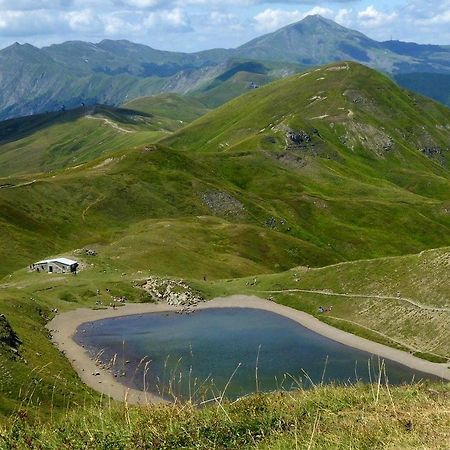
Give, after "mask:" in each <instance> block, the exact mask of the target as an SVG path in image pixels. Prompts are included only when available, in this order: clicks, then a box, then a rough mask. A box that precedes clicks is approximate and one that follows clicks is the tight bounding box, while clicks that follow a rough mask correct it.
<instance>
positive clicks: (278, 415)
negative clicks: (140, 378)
mask: <svg viewBox="0 0 450 450" xmlns="http://www.w3.org/2000/svg"><path fill="white" fill-rule="evenodd" d="M449 406H450V392H449V390H448V386H445V385H426V384H425V385H416V386H414V387H412V386H403V387H397V388H389V387H388V386H387V385H386V386H383V385H372V386H367V385H366V386H363V385H357V386H353V387H333V386H327V387H318V388H316V389H314V390H311V391H302V390H300V391H297V392H292V393H287V392H280V393H274V394H257V395H253V396H250V397H247V398H243V399H241V400H239V401H236V402H233V403H217V404H213V405H211V406H209V407H206V408H202V409H199V408H197V407H195V406H194V405H192V404H187V405H180V404H175V405H171V406H150V405H149V406H144V407H129V406H128V405H126V404H125V405H122V406H111V407H109V408H106V409H105V408H104V406H101V407H99V408H95V407H94V408H87V409H79V410H75V411H73V412H70V413H68V414H67V415H66V416H61V417H59V418H57V419H55V420H54V421H53V422H49V423H45V424H41V423H30V421H29V420H28V419H27V417H26V415H25V414H21V413H20V412H19V413H18V414H16V415H15V416H14V418H12V419H11V421H10V422H9V423H8V424H7V425H4V426H3V427H2V428H0V447H1V448H5V449H22V448H39V449H62V448H64V449H66V448H67V449H75V448H77V449H81V448H83V449H136V448H148V449H150V448H151V449H177V448H186V449H188V448H192V449H193V448H195V449H208V450H209V449H213V448H220V449H226V448H232V449H235V448H243V449H245V448H247V449H250V448H251V449H269V448H270V449H294V448H299V449H303V448H304V449H306V448H308V449H312V448H321V449H324V448H325V449H336V448H357V449H381V448H383V449H385V448H402V449H408V448H411V449H412V448H433V449H444V448H448V446H447V445H448V442H449V439H450V408H449Z"/></svg>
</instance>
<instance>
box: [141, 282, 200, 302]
mask: <svg viewBox="0 0 450 450" xmlns="http://www.w3.org/2000/svg"><path fill="white" fill-rule="evenodd" d="M140 288H141V289H143V290H144V291H146V292H147V293H148V294H150V296H151V297H152V299H153V300H154V301H156V302H165V303H167V304H168V305H172V306H183V307H191V306H195V305H197V304H198V303H200V302H203V301H204V299H203V297H202V296H201V295H200V294H199V293H197V292H194V291H193V289H192V288H191V287H190V286H189V285H188V284H187V283H186V282H185V281H183V280H171V279H164V278H159V277H151V278H149V279H147V280H146V281H145V282H144V283H143V284H142V285H141V286H140Z"/></svg>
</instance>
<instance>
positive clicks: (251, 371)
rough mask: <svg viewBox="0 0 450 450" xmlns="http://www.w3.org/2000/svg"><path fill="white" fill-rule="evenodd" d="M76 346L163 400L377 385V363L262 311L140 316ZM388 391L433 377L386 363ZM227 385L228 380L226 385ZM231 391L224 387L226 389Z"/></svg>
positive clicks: (99, 330)
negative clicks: (318, 386) (317, 386)
mask: <svg viewBox="0 0 450 450" xmlns="http://www.w3.org/2000/svg"><path fill="white" fill-rule="evenodd" d="M75 340H76V341H77V342H78V343H79V344H80V345H84V346H85V348H86V349H87V351H88V352H89V353H90V354H91V356H93V357H97V358H98V360H99V361H101V362H102V363H103V364H107V365H108V366H109V365H111V366H112V367H111V370H112V372H113V373H114V374H115V376H117V379H118V380H119V381H121V382H122V383H124V384H126V385H128V386H130V387H133V388H136V389H139V390H144V389H147V390H148V391H150V392H153V393H158V394H160V395H162V396H164V397H166V398H171V397H173V396H176V397H178V398H181V399H188V398H192V399H194V400H196V401H199V400H201V399H208V398H211V397H213V396H217V395H221V393H223V392H224V391H225V397H227V398H230V399H234V398H237V397H239V396H242V395H245V394H248V393H251V392H255V391H257V390H259V391H271V390H275V389H293V388H296V387H299V386H302V387H305V388H308V387H311V385H312V384H313V383H314V384H318V383H321V382H322V381H323V382H324V383H331V382H336V383H355V382H356V381H364V382H370V381H371V380H377V377H378V373H379V372H380V371H379V367H380V364H382V362H381V361H380V360H379V358H378V357H376V356H373V355H370V354H369V353H365V352H362V351H359V350H355V349H353V348H350V347H347V346H345V345H342V344H340V343H337V342H335V341H332V340H331V339H328V338H326V337H323V336H321V335H319V334H317V333H314V332H313V331H310V330H308V329H307V328H305V327H303V326H301V325H299V324H298V323H296V322H294V321H292V320H290V319H287V318H285V317H282V316H279V315H277V314H274V313H271V312H268V311H263V310H259V309H243V308H225V309H205V310H199V311H196V312H195V313H193V314H189V315H181V314H176V313H158V314H144V315H135V316H124V317H118V318H113V319H104V320H99V321H95V322H90V323H87V324H83V325H82V326H81V327H79V329H78V331H77V333H76V336H75ZM385 364H386V369H385V371H382V372H383V380H384V374H386V375H387V378H388V380H389V383H390V384H400V383H405V382H411V381H412V380H413V379H415V380H419V379H423V378H428V379H433V378H434V377H433V376H432V375H425V374H423V373H418V372H414V371H413V370H411V369H409V368H407V367H405V366H402V365H400V364H398V363H395V362H392V361H386V362H385ZM230 380H231V381H230ZM227 385H228V386H227Z"/></svg>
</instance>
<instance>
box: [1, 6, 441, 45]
mask: <svg viewBox="0 0 450 450" xmlns="http://www.w3.org/2000/svg"><path fill="white" fill-rule="evenodd" d="M308 14H321V15H323V16H324V17H328V18H330V19H333V20H335V21H337V22H338V23H340V24H342V25H344V26H346V27H349V28H353V29H356V30H358V31H361V32H363V33H365V34H367V35H368V36H369V37H371V38H374V39H377V40H388V39H390V38H391V37H392V38H393V39H399V40H404V41H415V42H419V43H432V44H445V45H449V44H450V0H440V1H438V0H391V1H387V0H381V1H380V0H334V1H314V0H306V1H298V0H287V1H277V0H96V1H92V0H0V47H6V46H7V45H10V44H12V43H13V42H16V41H18V42H21V43H24V42H29V43H31V44H34V45H37V46H43V45H48V44H51V43H58V42H63V41H66V40H74V39H79V40H86V41H92V42H97V41H99V40H102V39H105V38H107V39H129V40H131V41H134V42H140V43H144V44H148V45H151V46H153V47H155V48H160V49H166V50H179V51H196V50H203V49H208V48H213V47H235V46H238V45H240V44H243V43H245V42H247V41H248V40H250V39H252V38H254V37H256V36H259V35H261V34H265V33H268V32H271V31H274V30H275V29H277V28H280V27H282V26H284V25H287V24H289V23H293V22H296V21H298V20H301V19H302V18H303V17H305V16H306V15H308Z"/></svg>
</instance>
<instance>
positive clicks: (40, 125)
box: [0, 106, 169, 184]
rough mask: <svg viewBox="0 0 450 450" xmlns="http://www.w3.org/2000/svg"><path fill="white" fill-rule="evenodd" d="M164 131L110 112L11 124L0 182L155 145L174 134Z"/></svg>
mask: <svg viewBox="0 0 450 450" xmlns="http://www.w3.org/2000/svg"><path fill="white" fill-rule="evenodd" d="M165 125H166V124H165V123H162V121H161V120H158V121H157V120H155V119H154V118H153V117H152V116H150V115H149V114H146V113H141V112H137V111H131V110H125V109H118V108H113V107H108V106H95V107H85V108H77V109H74V110H68V111H64V112H63V111H60V112H54V113H48V114H40V115H34V116H29V117H22V118H19V119H11V120H6V121H4V122H0V177H7V176H12V175H23V174H26V173H27V174H29V173H37V172H50V171H52V170H57V169H62V168H66V167H70V166H76V165H79V164H83V163H85V162H87V161H90V160H92V159H96V158H98V157H100V156H103V155H107V154H108V153H110V152H112V151H117V150H119V149H126V148H130V147H133V146H137V145H142V144H144V143H148V142H154V141H156V140H158V139H159V138H160V137H162V136H164V135H165V134H167V133H168V132H169V127H165ZM5 184H7V183H6V182H5Z"/></svg>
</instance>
